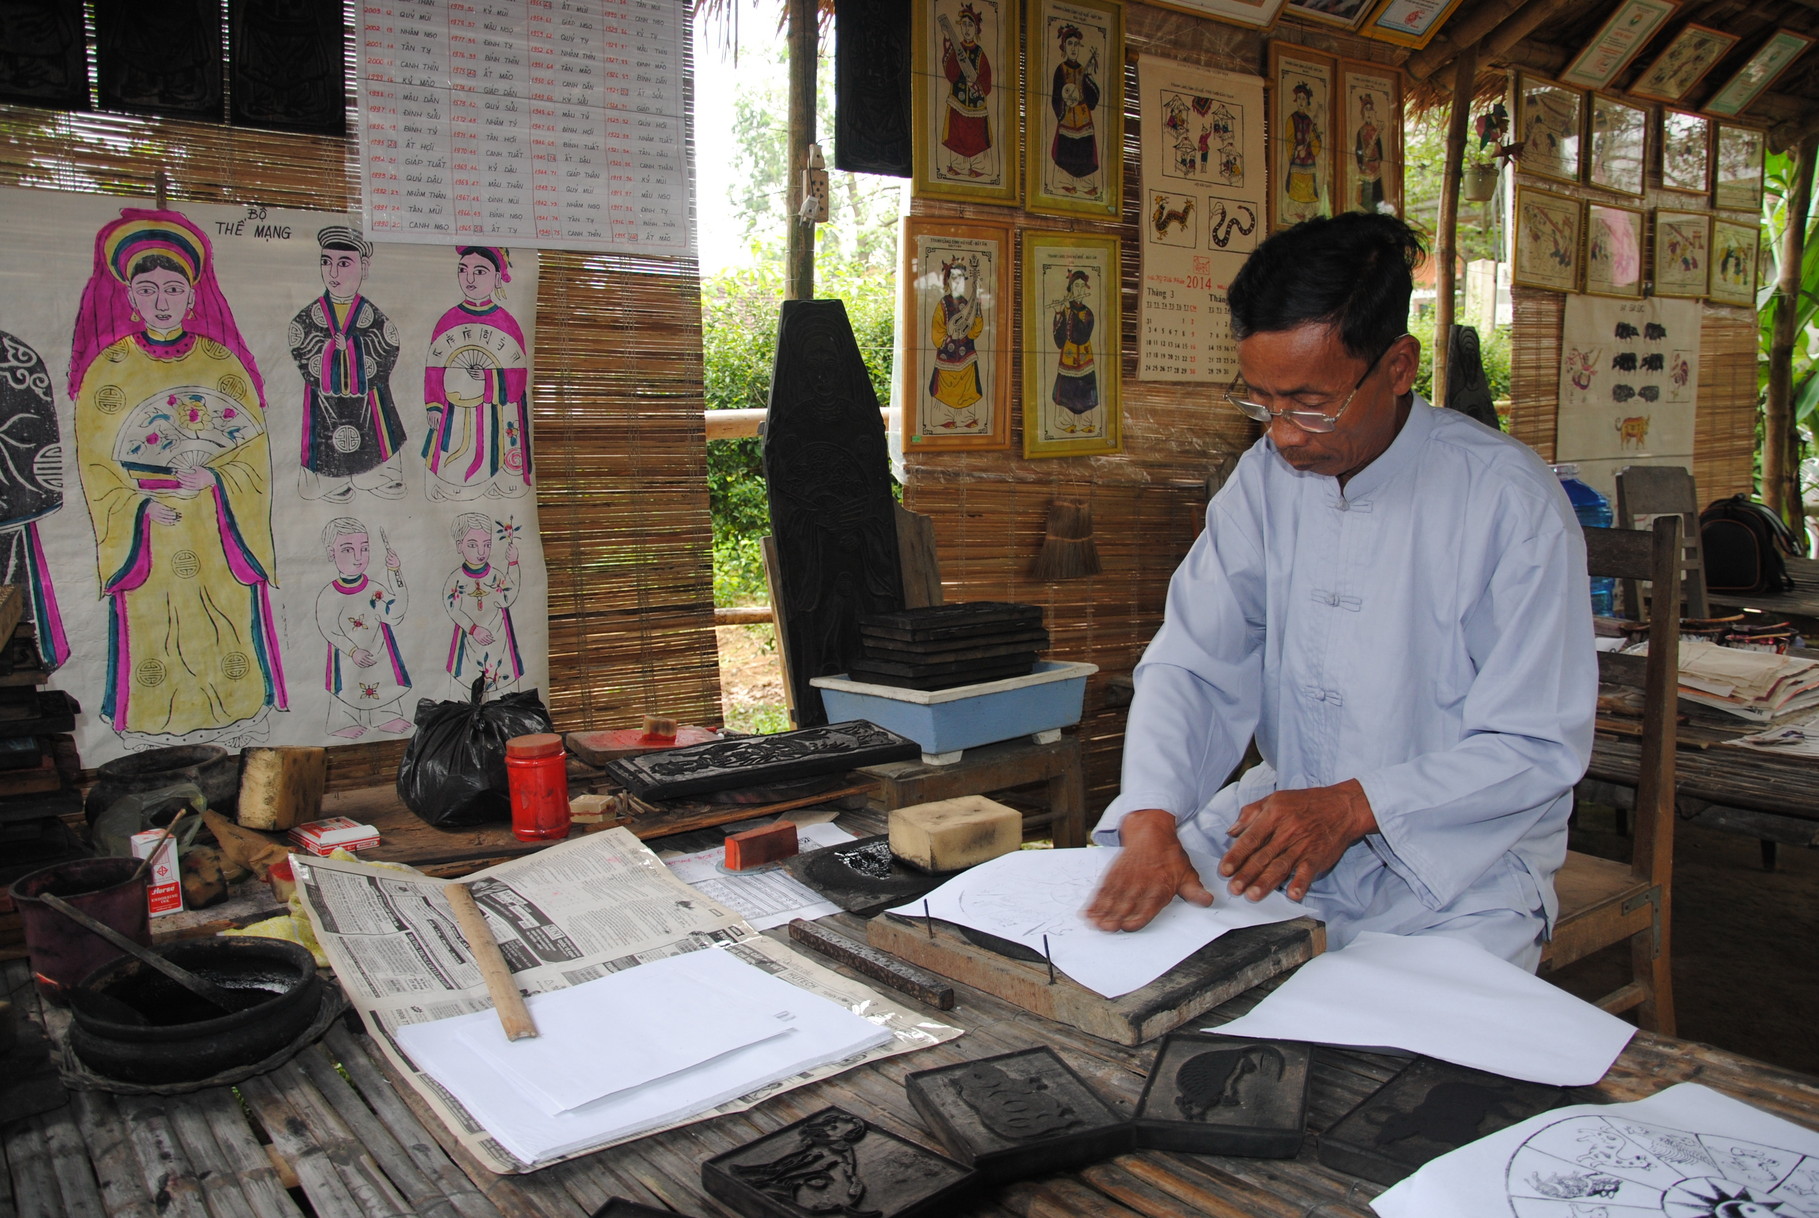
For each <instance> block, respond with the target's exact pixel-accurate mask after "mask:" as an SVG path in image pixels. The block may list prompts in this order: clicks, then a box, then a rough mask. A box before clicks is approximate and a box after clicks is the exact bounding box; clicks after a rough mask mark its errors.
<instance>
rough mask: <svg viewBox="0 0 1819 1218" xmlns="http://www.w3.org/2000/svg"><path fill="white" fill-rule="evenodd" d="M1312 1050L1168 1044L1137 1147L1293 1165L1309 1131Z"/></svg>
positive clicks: (1146, 1092) (1228, 1039)
mask: <svg viewBox="0 0 1819 1218" xmlns="http://www.w3.org/2000/svg"><path fill="white" fill-rule="evenodd" d="M1312 1061H1313V1049H1312V1048H1310V1047H1309V1046H1307V1045H1304V1044H1301V1043H1299V1042H1297V1041H1288V1040H1245V1039H1242V1038H1240V1037H1235V1036H1217V1035H1211V1034H1208V1033H1204V1032H1173V1033H1170V1034H1169V1035H1168V1036H1165V1037H1163V1040H1162V1047H1161V1048H1160V1049H1158V1050H1157V1051H1156V1061H1155V1064H1154V1065H1153V1066H1151V1067H1150V1076H1149V1081H1148V1082H1146V1083H1145V1084H1144V1085H1143V1098H1142V1099H1141V1100H1139V1101H1138V1102H1137V1116H1136V1120H1135V1121H1134V1122H1133V1124H1135V1126H1136V1130H1137V1145H1138V1146H1140V1147H1143V1148H1145V1149H1148V1150H1186V1151H1191V1152H1194V1153H1196V1154H1203V1155H1242V1156H1245V1157H1247V1158H1252V1159H1288V1158H1293V1157H1294V1156H1295V1154H1296V1153H1297V1152H1299V1151H1300V1149H1301V1140H1302V1137H1303V1135H1304V1134H1305V1132H1306V1129H1307V1088H1308V1078H1309V1075H1310V1073H1311V1071H1310V1066H1311V1064H1312Z"/></svg>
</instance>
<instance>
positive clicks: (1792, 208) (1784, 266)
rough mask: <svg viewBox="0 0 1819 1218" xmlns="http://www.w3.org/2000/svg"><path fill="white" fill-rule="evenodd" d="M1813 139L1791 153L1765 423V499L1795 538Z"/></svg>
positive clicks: (1800, 525) (1799, 522)
mask: <svg viewBox="0 0 1819 1218" xmlns="http://www.w3.org/2000/svg"><path fill="white" fill-rule="evenodd" d="M1815 139H1816V137H1814V136H1810V135H1809V136H1807V137H1806V139H1805V140H1803V141H1802V142H1801V143H1800V145H1799V146H1798V147H1797V148H1795V149H1794V150H1793V156H1794V162H1793V165H1792V170H1793V172H1792V174H1791V175H1790V189H1789V190H1788V198H1787V229H1786V231H1784V232H1783V233H1782V234H1781V274H1780V278H1779V279H1778V280H1777V281H1776V283H1775V329H1774V333H1773V335H1772V336H1771V337H1770V340H1769V353H1768V398H1767V402H1766V404H1765V406H1764V409H1763V420H1762V494H1763V496H1764V498H1765V499H1766V500H1767V502H1768V505H1769V506H1770V507H1771V508H1773V509H1774V510H1775V511H1776V512H1778V513H1779V514H1780V515H1781V518H1782V519H1784V520H1786V521H1788V522H1789V523H1790V524H1792V525H1793V526H1794V527H1795V529H1796V530H1797V532H1796V536H1804V535H1805V522H1804V520H1803V517H1804V515H1805V513H1804V511H1803V509H1802V505H1801V501H1800V436H1799V432H1798V430H1797V429H1796V428H1795V426H1794V341H1795V339H1796V337H1797V335H1796V334H1795V332H1794V320H1795V317H1796V316H1797V315H1798V313H1799V312H1800V269H1801V263H1802V262H1803V261H1804V259H1805V253H1806V228H1807V212H1808V211H1810V210H1811V209H1812V203H1813V153H1814V143H1815Z"/></svg>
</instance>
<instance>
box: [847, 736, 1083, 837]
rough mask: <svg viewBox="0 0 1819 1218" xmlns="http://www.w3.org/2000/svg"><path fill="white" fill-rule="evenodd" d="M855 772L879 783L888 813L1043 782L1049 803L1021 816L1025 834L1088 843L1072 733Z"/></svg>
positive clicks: (1076, 741) (1077, 754)
mask: <svg viewBox="0 0 1819 1218" xmlns="http://www.w3.org/2000/svg"><path fill="white" fill-rule="evenodd" d="M858 772H859V773H860V774H862V775H864V776H865V777H867V778H870V779H873V780H875V781H876V782H877V783H878V785H879V788H880V798H881V799H883V801H884V807H885V809H886V810H887V811H888V810H890V809H891V808H907V807H911V806H913V805H915V804H921V803H929V802H932V801H934V800H937V799H954V798H957V797H958V796H962V795H990V794H991V793H992V792H994V791H1004V790H1008V789H1009V788H1011V787H1021V786H1027V785H1030V784H1033V783H1041V784H1043V785H1044V787H1045V788H1046V790H1047V794H1048V807H1047V810H1046V811H1043V812H1036V813H1025V814H1024V817H1023V832H1024V836H1026V837H1027V836H1029V834H1030V831H1031V830H1032V829H1038V830H1039V829H1042V828H1047V830H1048V831H1049V834H1050V835H1051V836H1052V838H1053V839H1054V843H1055V845H1057V846H1063V847H1066V846H1084V845H1086V783H1085V780H1084V778H1083V777H1082V775H1081V770H1080V741H1079V739H1078V738H1076V737H1074V736H1063V737H1061V739H1059V740H1053V741H1049V742H1046V743H1037V742H1035V741H1033V740H1007V741H1005V742H1003V743H1001V744H987V745H981V746H980V747H978V748H973V749H967V750H966V754H965V756H964V757H962V758H961V759H960V760H959V761H956V762H952V763H950V764H948V765H930V764H929V763H928V762H925V761H892V762H887V763H885V764H884V765H874V766H867V767H865V768H864V769H862V770H860V771H858Z"/></svg>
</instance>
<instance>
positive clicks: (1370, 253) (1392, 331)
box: [1226, 212, 1423, 359]
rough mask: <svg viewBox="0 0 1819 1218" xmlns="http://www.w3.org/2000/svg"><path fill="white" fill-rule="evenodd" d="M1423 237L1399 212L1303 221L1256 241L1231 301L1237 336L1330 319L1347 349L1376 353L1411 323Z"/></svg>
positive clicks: (1232, 290) (1228, 296)
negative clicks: (1398, 216) (1410, 298)
mask: <svg viewBox="0 0 1819 1218" xmlns="http://www.w3.org/2000/svg"><path fill="white" fill-rule="evenodd" d="M1422 256H1423V251H1422V248H1421V238H1420V237H1418V236H1417V235H1416V234H1415V231H1414V230H1413V229H1411V228H1410V227H1409V226H1408V225H1407V224H1404V223H1403V222H1402V221H1401V220H1398V219H1397V218H1396V217H1394V216H1387V215H1383V214H1381V213H1374V212H1346V213H1344V214H1343V215H1338V216H1334V217H1333V218H1332V219H1330V220H1329V219H1316V220H1304V221H1303V222H1301V223H1300V224H1297V225H1295V227H1293V228H1290V229H1286V230H1284V231H1282V232H1280V233H1277V234H1276V235H1275V236H1273V237H1271V238H1270V239H1269V240H1267V241H1265V242H1264V243H1263V244H1262V245H1259V246H1258V247H1257V248H1256V249H1255V250H1253V251H1252V252H1251V256H1250V257H1249V258H1247V259H1245V262H1244V266H1243V267H1241V268H1240V269H1239V271H1238V274H1237V276H1236V277H1235V278H1234V279H1233V280H1232V286H1231V288H1230V290H1229V291H1228V292H1227V293H1226V300H1227V302H1228V303H1229V304H1230V305H1231V309H1232V336H1233V337H1234V338H1237V339H1239V340H1243V339H1246V338H1249V337H1250V336H1251V335H1253V334H1260V333H1262V334H1267V333H1271V332H1274V331H1278V330H1293V329H1295V328H1296V327H1298V326H1305V325H1310V324H1312V325H1326V326H1331V327H1332V328H1333V329H1334V331H1336V332H1337V333H1338V335H1339V340H1340V341H1341V342H1342V343H1344V344H1345V349H1346V351H1347V353H1348V354H1350V355H1353V356H1355V357H1357V358H1358V359H1373V358H1375V357H1376V356H1378V355H1380V354H1382V353H1383V351H1384V350H1385V349H1387V348H1388V347H1389V345H1390V344H1391V343H1393V342H1395V341H1396V339H1398V338H1400V337H1401V336H1402V335H1403V334H1404V333H1405V332H1406V331H1407V330H1408V300H1409V296H1410V294H1411V293H1412V292H1413V291H1414V278H1413V272H1414V269H1415V267H1417V266H1418V265H1420V263H1421V259H1422Z"/></svg>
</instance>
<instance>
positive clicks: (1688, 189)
mask: <svg viewBox="0 0 1819 1218" xmlns="http://www.w3.org/2000/svg"><path fill="white" fill-rule="evenodd" d="M1678 122H1684V123H1685V125H1686V126H1687V128H1688V130H1689V131H1690V130H1691V129H1692V128H1693V127H1694V126H1697V127H1698V130H1699V134H1698V136H1697V137H1695V138H1696V141H1697V143H1698V144H1699V157H1700V160H1701V161H1702V162H1703V166H1702V168H1701V171H1700V173H1699V175H1698V181H1697V184H1695V183H1694V179H1693V177H1692V175H1690V174H1683V173H1680V172H1675V174H1674V176H1673V178H1672V180H1669V177H1668V169H1669V166H1670V164H1671V162H1672V158H1674V157H1675V156H1676V155H1677V153H1676V146H1677V145H1678V144H1681V143H1682V142H1684V141H1683V140H1682V139H1680V138H1677V135H1676V134H1675V133H1670V130H1669V128H1670V127H1671V126H1672V125H1674V124H1675V123H1678ZM1712 126H1713V123H1712V120H1711V119H1709V118H1707V117H1706V116H1705V115H1703V114H1694V113H1693V112H1692V111H1690V110H1671V109H1667V108H1665V107H1664V108H1663V109H1662V111H1661V123H1660V126H1659V128H1658V130H1659V132H1660V134H1659V136H1658V137H1657V138H1656V140H1655V143H1656V144H1658V145H1660V148H1661V189H1663V190H1672V191H1677V192H1679V193H1681V194H1689V195H1707V194H1710V193H1711V190H1712ZM1689 147H1690V145H1689Z"/></svg>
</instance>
